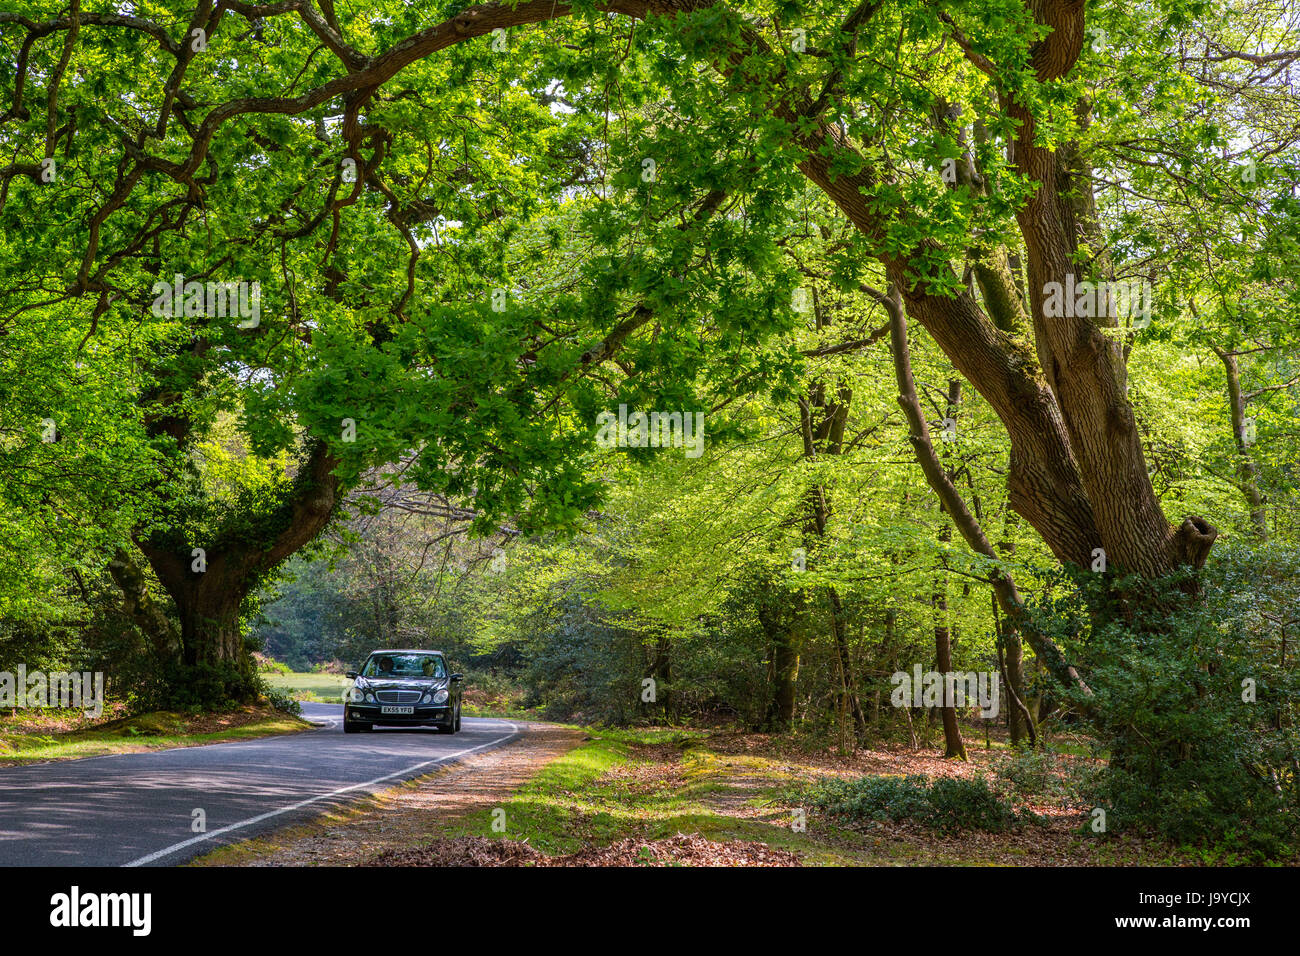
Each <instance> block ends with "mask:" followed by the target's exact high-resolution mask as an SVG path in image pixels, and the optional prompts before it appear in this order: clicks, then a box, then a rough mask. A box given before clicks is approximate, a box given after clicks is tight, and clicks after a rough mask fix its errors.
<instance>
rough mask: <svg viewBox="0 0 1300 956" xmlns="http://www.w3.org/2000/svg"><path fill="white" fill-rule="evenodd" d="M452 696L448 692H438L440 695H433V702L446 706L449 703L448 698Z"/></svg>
mask: <svg viewBox="0 0 1300 956" xmlns="http://www.w3.org/2000/svg"><path fill="white" fill-rule="evenodd" d="M450 696H451V694H449V693H447V691H446V690H440V691H438V693H436V694H434V695H433V702H434V703H435V704H445V703H446V702H447V698H448V697H450Z"/></svg>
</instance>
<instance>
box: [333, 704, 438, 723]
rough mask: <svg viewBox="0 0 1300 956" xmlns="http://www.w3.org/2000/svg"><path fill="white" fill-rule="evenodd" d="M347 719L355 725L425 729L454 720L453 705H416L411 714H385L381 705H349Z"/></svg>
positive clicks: (346, 713)
mask: <svg viewBox="0 0 1300 956" xmlns="http://www.w3.org/2000/svg"><path fill="white" fill-rule="evenodd" d="M345 706H346V710H345V719H346V720H348V721H351V722H353V723H362V724H384V725H386V726H387V725H391V726H394V727H425V726H428V725H430V724H446V723H449V722H450V721H451V719H452V710H451V704H426V705H416V706H415V707H414V708H413V710H414V713H410V714H385V713H383V712H382V708H381V705H379V704H347V705H345Z"/></svg>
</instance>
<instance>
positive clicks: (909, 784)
mask: <svg viewBox="0 0 1300 956" xmlns="http://www.w3.org/2000/svg"><path fill="white" fill-rule="evenodd" d="M805 800H807V802H808V803H809V804H810V805H811V806H813V807H814V808H816V809H818V810H821V811H822V812H823V813H826V814H827V815H829V816H832V817H838V818H840V819H842V820H844V821H846V822H849V823H854V822H858V821H862V820H893V821H895V822H903V821H906V820H910V821H912V822H915V823H920V824H922V825H924V826H927V827H931V828H932V829H935V830H941V831H943V832H945V833H953V832H956V831H958V830H963V829H971V830H985V831H988V832H990V833H998V832H1001V831H1003V830H1007V829H1009V828H1011V827H1013V826H1015V825H1016V824H1018V823H1019V822H1020V821H1021V818H1022V815H1021V814H1018V813H1017V812H1016V810H1015V808H1014V807H1013V806H1012V805H1011V803H1010V801H1008V800H1007V799H1006V798H1005V797H1004V796H1002V795H1001V794H999V793H997V792H996V791H995V790H993V789H992V788H991V787H990V786H989V784H988V781H987V780H985V779H984V778H983V777H941V778H939V779H937V780H935V781H934V782H931V781H930V780H929V779H928V778H926V777H923V776H909V777H860V778H858V779H857V780H837V781H834V782H832V783H827V784H822V785H820V786H818V787H815V788H814V789H813V790H812V791H810V792H809V794H807V795H806V796H805Z"/></svg>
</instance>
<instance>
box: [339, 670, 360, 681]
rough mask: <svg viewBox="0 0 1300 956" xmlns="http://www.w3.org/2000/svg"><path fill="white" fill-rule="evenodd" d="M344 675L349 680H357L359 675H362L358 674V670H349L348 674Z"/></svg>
mask: <svg viewBox="0 0 1300 956" xmlns="http://www.w3.org/2000/svg"><path fill="white" fill-rule="evenodd" d="M343 676H344V677H346V678H347V679H348V680H356V679H357V677H359V676H360V675H359V674H357V672H356V671H348V672H347V673H346V674H344V675H343Z"/></svg>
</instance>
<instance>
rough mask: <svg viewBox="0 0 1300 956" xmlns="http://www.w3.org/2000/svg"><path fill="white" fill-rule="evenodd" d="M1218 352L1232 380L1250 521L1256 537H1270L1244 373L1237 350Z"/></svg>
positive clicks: (1240, 480) (1240, 474) (1240, 479)
mask: <svg viewBox="0 0 1300 956" xmlns="http://www.w3.org/2000/svg"><path fill="white" fill-rule="evenodd" d="M1214 351H1215V354H1217V355H1218V356H1219V359H1220V360H1221V361H1222V362H1223V369H1224V372H1225V373H1226V375H1227V379H1228V410H1229V412H1230V413H1231V415H1232V436H1233V445H1234V446H1235V447H1236V449H1237V487H1238V488H1239V489H1240V490H1241V494H1242V497H1244V498H1245V499H1246V505H1247V507H1248V508H1250V523H1251V526H1252V527H1253V528H1254V531H1255V537H1256V538H1258V539H1259V540H1260V541H1267V540H1268V519H1267V514H1266V512H1265V510H1264V496H1263V495H1262V494H1260V490H1259V479H1258V476H1257V474H1256V469H1255V462H1254V460H1253V459H1252V458H1251V457H1250V452H1249V451H1248V448H1249V446H1248V445H1247V443H1246V400H1245V398H1243V397H1242V394H1241V372H1240V369H1239V368H1238V365H1237V353H1236V352H1225V351H1223V350H1222V349H1218V348H1216V349H1215V350H1214Z"/></svg>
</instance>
